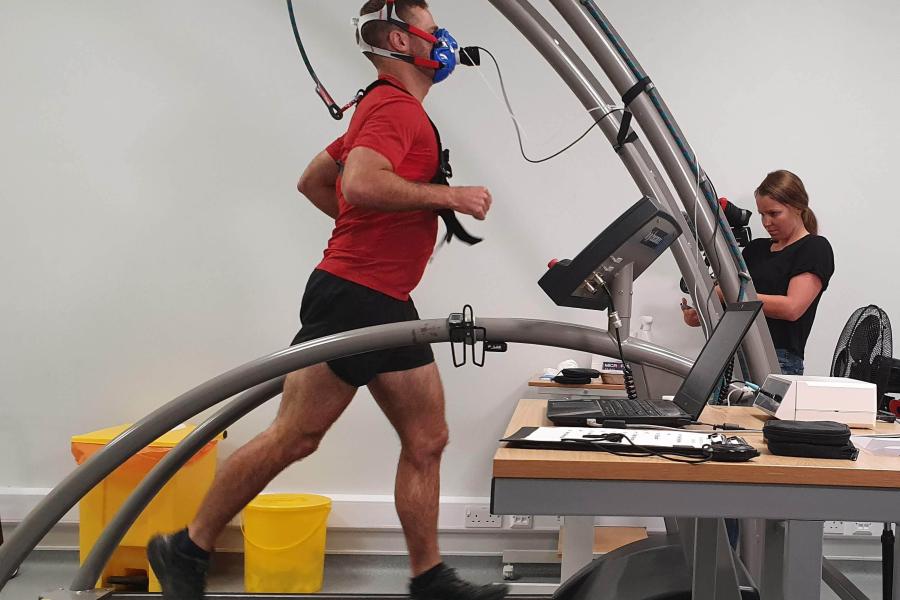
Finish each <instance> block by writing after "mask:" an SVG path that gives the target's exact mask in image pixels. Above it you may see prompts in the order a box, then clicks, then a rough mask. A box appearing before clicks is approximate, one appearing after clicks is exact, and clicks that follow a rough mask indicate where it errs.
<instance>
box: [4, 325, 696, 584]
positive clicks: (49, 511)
mask: <svg viewBox="0 0 900 600" xmlns="http://www.w3.org/2000/svg"><path fill="white" fill-rule="evenodd" d="M475 324H476V325H478V326H480V327H484V328H486V330H487V331H488V338H489V339H490V341H496V342H500V341H506V342H513V343H517V342H518V343H525V344H538V345H544V346H554V347H559V348H567V349H570V350H578V351H584V352H592V353H594V354H604V353H609V352H614V351H615V350H614V349H615V342H614V341H613V340H612V339H610V337H609V336H608V335H606V332H604V331H603V330H601V329H596V328H593V327H585V326H583V325H573V324H569V323H558V322H554V321H538V320H533V319H477V320H476V323H475ZM449 339H450V333H449V327H448V325H447V321H446V319H430V320H423V321H408V322H404V323H391V324H389V325H379V326H376V327H366V328H363V329H356V330H353V331H348V332H344V333H340V334H336V335H331V336H327V337H324V338H320V339H317V340H312V341H309V342H305V343H303V344H298V345H296V346H292V347H290V348H286V349H284V350H280V351H278V352H275V353H273V354H270V355H268V356H265V357H263V358H259V359H256V360H254V361H251V362H249V363H246V364H245V365H242V366H240V367H237V368H235V369H232V370H231V371H228V372H227V373H224V374H222V375H219V376H218V377H216V378H214V379H211V380H210V381H208V382H206V383H204V384H202V385H200V386H198V387H196V388H194V389H193V390H190V391H189V392H186V393H185V394H182V395H181V396H179V397H178V398H176V399H175V400H172V401H171V402H169V403H168V404H165V405H163V406H162V407H160V408H158V409H157V410H155V411H154V412H152V413H150V414H149V415H147V416H146V417H144V418H143V419H141V420H140V421H138V422H137V423H135V424H134V425H133V426H131V427H130V428H129V429H127V430H126V431H125V432H123V433H122V434H120V435H119V436H118V437H116V438H115V439H114V440H113V441H112V442H110V443H109V444H108V445H107V446H106V447H104V448H103V449H102V450H100V451H99V452H97V453H96V454H94V455H93V456H92V457H91V458H90V459H88V460H87V461H85V462H84V463H83V464H82V465H80V466H79V467H77V468H76V469H75V470H73V471H72V472H71V473H70V474H69V475H68V476H67V477H66V478H65V479H64V480H63V481H62V482H61V483H60V484H59V485H57V486H56V487H55V488H53V490H51V491H50V493H49V494H47V496H45V497H44V499H43V500H41V502H39V503H38V505H37V506H36V507H35V508H34V509H33V510H32V511H31V512H30V513H29V514H28V516H26V517H25V519H24V520H23V521H22V522H21V523H20V524H19V526H18V527H16V529H15V531H14V532H13V534H12V535H11V536H10V538H9V539H8V540H6V543H4V544H3V546H2V547H0V589H2V588H3V586H5V585H6V582H7V581H8V580H9V578H10V575H11V574H12V573H13V572H14V571H15V569H16V568H17V567H18V566H19V565H20V564H21V562H22V561H23V560H24V559H25V557H26V556H27V555H28V554H29V553H30V552H31V551H32V550H33V549H34V548H35V546H37V544H38V543H39V542H40V540H41V539H42V538H43V537H44V535H46V533H47V532H48V531H50V529H51V528H52V527H53V525H54V524H55V523H56V522H58V521H59V519H60V518H62V516H63V515H65V514H66V512H68V511H69V509H71V508H72V507H73V506H74V505H75V504H76V503H77V502H78V501H79V500H80V499H81V498H82V497H83V496H84V495H85V494H87V493H88V492H89V491H90V490H91V489H92V488H93V487H94V486H95V485H97V484H98V483H99V482H100V481H102V480H103V478H104V477H106V476H107V475H109V474H110V473H111V472H112V471H113V470H115V469H116V468H117V467H118V466H119V465H121V464H122V463H123V462H125V461H126V460H127V459H128V458H130V457H131V456H132V455H134V454H136V453H137V452H139V451H140V450H141V449H143V448H144V447H145V446H147V445H148V444H149V443H151V442H152V441H153V440H155V439H156V438H158V437H159V436H161V435H162V434H164V433H165V432H167V431H169V430H170V429H172V428H173V427H175V426H176V425H178V424H180V423H183V422H184V421H186V420H188V419H190V418H192V417H194V416H196V415H197V414H199V413H201V412H203V411H204V410H206V409H208V408H210V407H212V406H215V405H216V404H218V403H219V402H222V401H223V400H225V399H226V398H230V397H231V396H234V395H235V394H238V393H240V392H243V391H245V390H247V389H249V388H251V387H253V386H256V385H259V384H261V383H264V382H266V381H269V380H271V379H274V378H276V377H280V376H282V375H286V374H287V373H290V372H292V371H296V370H298V369H302V368H304V367H308V366H310V365H314V364H318V363H321V362H325V361H328V360H334V359H337V358H341V357H344V356H350V355H353V354H361V353H363V352H370V351H373V350H383V349H388V348H401V347H405V346H410V345H417V344H432V343H438V342H447V341H449ZM638 342H640V340H634V341H633V342H632V343H630V344H629V345H628V347H627V348H625V357H626V358H627V359H628V360H630V361H635V362H640V363H646V364H650V365H653V366H656V367H658V368H660V369H661V370H664V371H667V372H670V373H673V374H676V375H679V376H681V377H684V376H685V375H686V374H687V372H688V371H689V370H690V367H691V364H692V362H691V361H690V360H689V359H687V358H684V357H682V356H679V355H677V354H675V353H674V352H671V351H669V350H667V349H665V348H661V347H659V346H656V345H654V344H647V343H645V342H640V343H638Z"/></svg>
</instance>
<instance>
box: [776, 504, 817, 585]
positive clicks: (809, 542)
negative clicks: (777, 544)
mask: <svg viewBox="0 0 900 600" xmlns="http://www.w3.org/2000/svg"><path fill="white" fill-rule="evenodd" d="M821 594H822V521H788V522H787V523H786V524H785V544H784V596H785V598H789V599H791V600H794V599H797V600H800V599H801V598H819V597H820V596H821Z"/></svg>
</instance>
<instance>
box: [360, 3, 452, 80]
mask: <svg viewBox="0 0 900 600" xmlns="http://www.w3.org/2000/svg"><path fill="white" fill-rule="evenodd" d="M372 21H384V22H386V23H390V24H391V25H394V26H396V27H399V28H400V29H402V30H403V31H405V32H407V33H409V34H411V35H414V36H416V37H418V38H420V39H423V40H425V41H426V42H429V43H431V44H432V46H431V54H430V56H429V58H422V57H419V56H412V55H409V54H402V53H400V52H391V51H390V50H385V49H383V48H376V47H375V46H372V45H371V44H369V43H367V42H366V41H365V40H364V39H363V36H362V30H363V27H364V26H365V25H366V24H367V23H371V22H372ZM353 25H354V26H355V27H356V37H357V39H358V40H359V49H360V50H361V51H362V52H363V53H371V54H376V55H378V56H384V57H386V58H393V59H396V60H402V61H404V62H408V63H410V64H413V65H416V66H418V67H424V68H426V69H434V78H433V79H432V81H433V82H434V83H440V82H442V81H444V80H445V79H447V78H448V77H450V74H451V73H453V70H454V69H456V65H457V64H459V63H460V55H459V43H458V42H457V41H456V40H455V39H454V38H453V36H452V35H450V32H449V31H447V30H446V29H438V30H437V31H435V32H434V33H433V34H431V33H428V32H427V31H423V30H422V29H419V28H418V27H413V26H412V25H410V24H409V23H407V22H406V21H404V20H403V19H401V18H400V17H399V16H398V15H397V14H396V12H395V11H394V0H387V1H386V2H385V5H384V8H382V9H381V10H378V11H376V12H371V13H368V14H365V15H362V16H360V17H355V18H354V19H353ZM463 62H466V61H463Z"/></svg>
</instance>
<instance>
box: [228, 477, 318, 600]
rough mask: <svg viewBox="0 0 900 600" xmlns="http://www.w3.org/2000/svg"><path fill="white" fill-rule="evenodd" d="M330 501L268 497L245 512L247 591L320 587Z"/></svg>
mask: <svg viewBox="0 0 900 600" xmlns="http://www.w3.org/2000/svg"><path fill="white" fill-rule="evenodd" d="M329 512H331V499H330V498H326V497H325V496H316V495H314V494H264V495H261V496H257V497H256V498H255V499H254V500H253V501H252V502H250V504H248V505H247V507H246V508H245V509H244V523H243V531H244V589H245V590H246V591H247V592H250V593H255V594H266V593H268V594H273V593H274V594H308V593H311V592H318V591H319V590H320V589H322V578H323V576H324V574H325V530H326V525H327V523H328V513H329Z"/></svg>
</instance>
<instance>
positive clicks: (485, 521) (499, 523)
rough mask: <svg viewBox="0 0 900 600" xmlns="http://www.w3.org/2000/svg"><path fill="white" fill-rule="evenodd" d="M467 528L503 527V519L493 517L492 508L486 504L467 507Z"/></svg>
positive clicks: (496, 516)
mask: <svg viewBox="0 0 900 600" xmlns="http://www.w3.org/2000/svg"><path fill="white" fill-rule="evenodd" d="M466 527H469V528H477V527H493V528H500V527H503V517H502V516H501V515H492V514H491V507H490V506H487V505H486V504H468V505H466Z"/></svg>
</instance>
